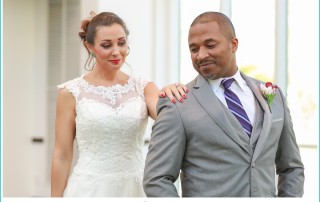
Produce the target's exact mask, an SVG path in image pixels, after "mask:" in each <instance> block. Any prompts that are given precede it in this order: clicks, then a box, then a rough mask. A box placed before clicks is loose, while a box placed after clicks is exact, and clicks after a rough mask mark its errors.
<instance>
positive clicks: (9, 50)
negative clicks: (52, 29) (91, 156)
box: [2, 0, 46, 196]
mask: <svg viewBox="0 0 320 202" xmlns="http://www.w3.org/2000/svg"><path fill="white" fill-rule="evenodd" d="M45 2H46V1H40V0H4V2H3V141H2V143H3V185H4V186H3V195H4V196H31V195H34V194H35V189H36V187H37V186H41V185H43V183H44V177H43V175H44V172H45V169H44V168H45V166H46V161H45V158H44V156H45V148H44V144H41V143H32V141H31V140H32V138H33V137H40V138H44V137H45V135H46V122H45V120H46V119H45V116H46V113H45V111H46V102H45V100H46V95H45V92H46V91H45V90H46V89H45V85H44V84H45V83H46V54H45V52H46V51H45V50H46V49H45V48H46V47H45V45H46V43H45V41H46V38H45V36H46V24H45V20H46V17H45V16H46V11H45V7H42V6H43V5H45ZM43 3H44V4H43ZM39 6H40V7H41V8H40V9H39ZM43 23H44V24H43ZM37 24H38V25H43V26H42V28H43V29H39V27H38V26H37ZM36 154H37V155H36ZM42 154H43V155H42Z"/></svg>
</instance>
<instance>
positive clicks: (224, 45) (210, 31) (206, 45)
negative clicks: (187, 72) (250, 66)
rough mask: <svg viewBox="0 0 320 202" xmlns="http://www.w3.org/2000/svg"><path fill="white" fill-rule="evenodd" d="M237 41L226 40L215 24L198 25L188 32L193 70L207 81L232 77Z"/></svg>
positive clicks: (234, 39)
mask: <svg viewBox="0 0 320 202" xmlns="http://www.w3.org/2000/svg"><path fill="white" fill-rule="evenodd" d="M237 47H238V39H237V38H235V37H232V38H228V37H226V35H224V34H223V33H222V32H221V30H220V29H219V25H218V24H217V23H216V22H208V23H198V24H195V25H193V26H192V27H190V30H189V50H190V54H191V60H192V63H193V67H194V68H195V70H196V71H197V72H198V73H199V74H201V75H202V76H204V77H205V78H207V79H219V78H224V77H230V76H233V75H234V74H235V73H236V71H237V66H236V59H235V52H236V50H237Z"/></svg>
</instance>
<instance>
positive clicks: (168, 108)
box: [143, 99, 186, 197]
mask: <svg viewBox="0 0 320 202" xmlns="http://www.w3.org/2000/svg"><path fill="white" fill-rule="evenodd" d="M177 104H179V103H177ZM157 113H158V117H157V120H156V121H155V123H154V125H153V127H152V134H151V140H150V145H149V151H148V154H147V158H146V164H145V170H144V179H143V187H144V191H145V193H146V195H147V196H148V197H179V195H178V193H177V190H176V187H175V186H174V184H173V183H174V182H175V181H176V180H177V178H178V177H179V173H180V167H181V163H182V159H183V156H184V150H185V144H186V138H185V132H184V128H183V124H182V120H181V117H180V114H179V112H178V110H177V107H176V105H175V104H173V103H171V102H170V101H169V100H168V99H160V100H159V102H158V106H157Z"/></svg>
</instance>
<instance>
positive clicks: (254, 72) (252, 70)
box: [240, 65, 274, 83]
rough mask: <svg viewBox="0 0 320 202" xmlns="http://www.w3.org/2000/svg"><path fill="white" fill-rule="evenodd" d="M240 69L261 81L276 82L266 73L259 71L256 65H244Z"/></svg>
mask: <svg viewBox="0 0 320 202" xmlns="http://www.w3.org/2000/svg"><path fill="white" fill-rule="evenodd" d="M240 71H242V72H243V73H245V74H246V75H249V76H251V77H253V78H255V79H258V80H261V81H265V82H267V81H270V82H272V83H273V82H274V79H273V78H269V77H267V76H266V75H264V74H262V73H261V72H259V71H258V68H257V67H256V66H254V65H247V66H242V67H240Z"/></svg>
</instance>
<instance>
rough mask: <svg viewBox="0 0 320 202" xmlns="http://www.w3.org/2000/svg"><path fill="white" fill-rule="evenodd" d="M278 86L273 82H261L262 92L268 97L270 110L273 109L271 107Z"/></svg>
mask: <svg viewBox="0 0 320 202" xmlns="http://www.w3.org/2000/svg"><path fill="white" fill-rule="evenodd" d="M277 88H278V86H276V85H273V84H272V83H271V82H267V83H266V84H262V83H261V84H260V89H261V92H262V95H263V96H264V97H265V98H267V101H268V106H269V110H270V112H271V113H272V111H271V107H270V105H271V104H272V101H273V99H274V97H275V95H276V89H277Z"/></svg>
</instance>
